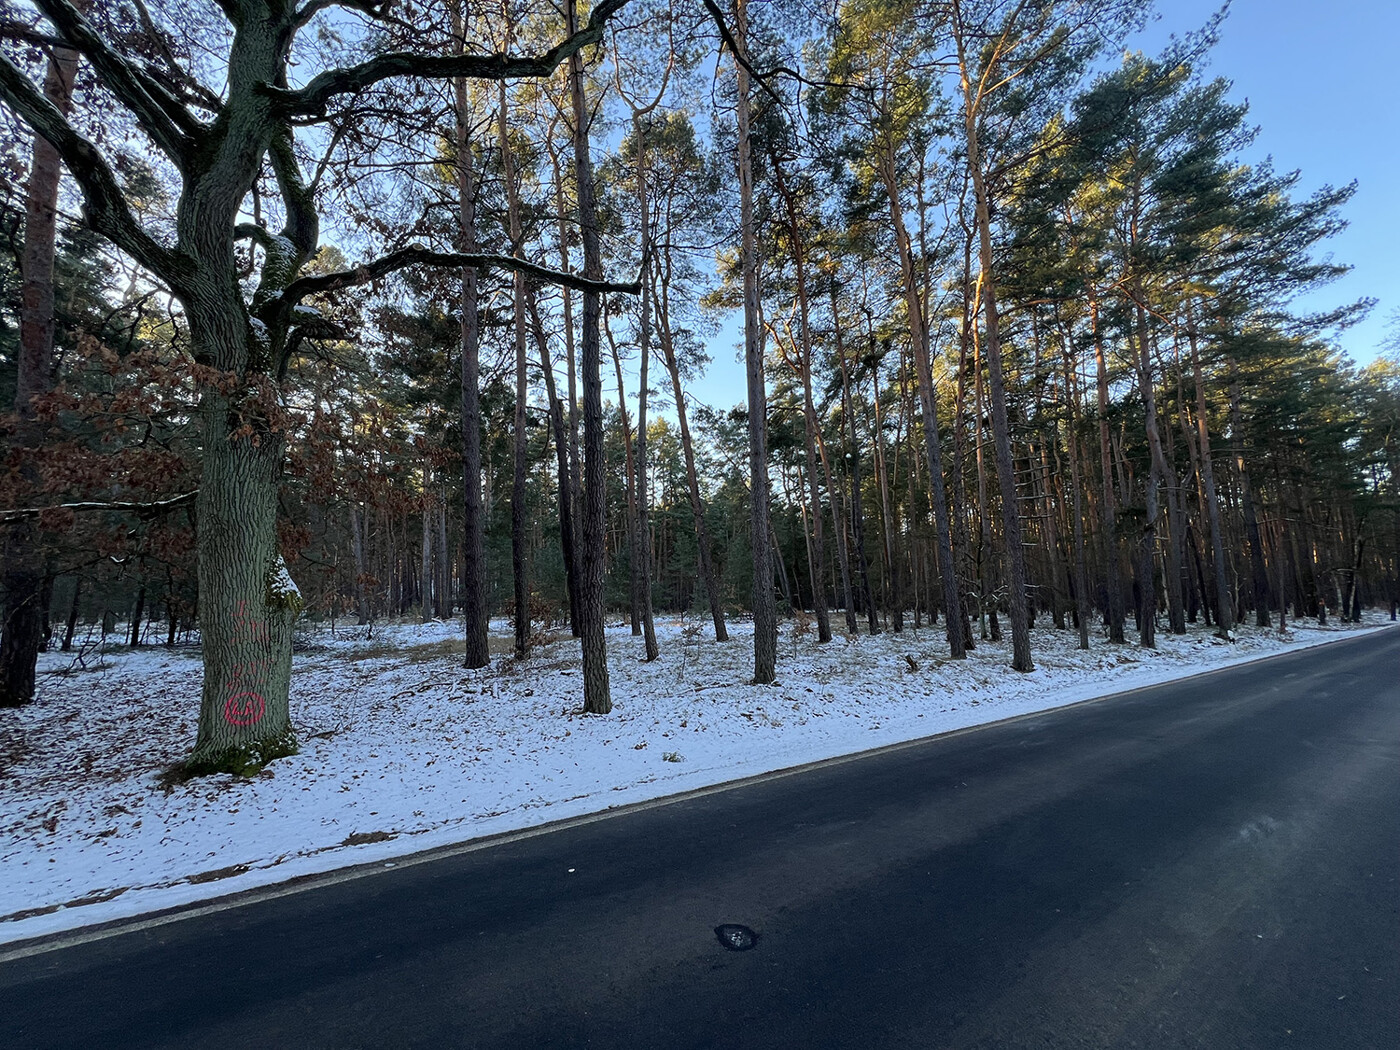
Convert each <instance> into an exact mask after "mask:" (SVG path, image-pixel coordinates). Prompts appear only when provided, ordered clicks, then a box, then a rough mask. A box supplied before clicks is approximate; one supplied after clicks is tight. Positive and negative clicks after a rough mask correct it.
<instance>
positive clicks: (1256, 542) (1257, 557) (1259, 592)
mask: <svg viewBox="0 0 1400 1050" xmlns="http://www.w3.org/2000/svg"><path fill="white" fill-rule="evenodd" d="M1226 369H1227V371H1228V373H1229V382H1230V387H1229V390H1230V446H1231V454H1232V458H1233V460H1234V464H1235V475H1236V477H1237V479H1238V481H1239V486H1240V506H1241V509H1242V510H1243V512H1244V528H1245V539H1246V540H1247V541H1248V543H1249V568H1250V582H1251V583H1252V585H1253V591H1254V625H1255V626H1256V627H1268V626H1269V573H1268V570H1267V569H1266V568H1265V567H1264V543H1263V538H1262V537H1261V536H1260V533H1259V518H1258V516H1257V514H1256V513H1255V509H1254V491H1253V486H1251V485H1250V479H1249V469H1248V467H1247V465H1246V464H1245V460H1244V439H1243V435H1242V428H1243V426H1244V413H1243V412H1242V411H1241V410H1240V384H1239V379H1238V377H1237V376H1236V375H1235V362H1234V360H1233V359H1231V360H1229V361H1228V362H1227V364H1226ZM1281 508H1282V503H1280V513H1282V509H1281ZM1287 602H1288V592H1287V591H1286V590H1281V591H1280V592H1279V603H1280V605H1279V608H1280V609H1282V608H1283V607H1284V606H1285V605H1286V604H1287ZM1280 619H1282V613H1280ZM1279 629H1280V630H1282V629H1283V626H1282V624H1280V626H1279Z"/></svg>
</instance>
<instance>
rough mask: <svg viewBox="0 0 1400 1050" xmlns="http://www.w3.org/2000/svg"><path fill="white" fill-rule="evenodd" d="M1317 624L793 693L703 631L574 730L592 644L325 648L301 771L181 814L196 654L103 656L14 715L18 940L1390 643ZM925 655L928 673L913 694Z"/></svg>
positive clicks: (661, 628)
mask: <svg viewBox="0 0 1400 1050" xmlns="http://www.w3.org/2000/svg"><path fill="white" fill-rule="evenodd" d="M1370 615H1371V617H1372V618H1371V619H1369V620H1368V621H1367V626H1365V627H1360V628H1358V627H1353V626H1350V625H1345V626H1344V625H1340V624H1336V623H1335V622H1333V623H1331V624H1329V626H1328V627H1326V628H1319V627H1318V626H1316V624H1315V623H1312V622H1309V621H1303V622H1300V623H1294V624H1292V625H1290V627H1289V630H1288V632H1287V633H1286V634H1285V635H1283V636H1282V637H1281V636H1280V635H1279V633H1278V632H1277V631H1276V630H1256V629H1254V628H1251V627H1248V626H1245V627H1242V628H1240V630H1239V638H1238V640H1237V641H1236V642H1235V643H1234V644H1229V643H1226V642H1222V641H1220V640H1217V639H1215V638H1214V637H1212V635H1211V632H1210V630H1209V628H1206V627H1204V626H1203V625H1201V626H1193V627H1192V629H1191V631H1190V633H1188V634H1187V635H1185V636H1183V637H1172V636H1170V635H1167V634H1165V633H1159V634H1158V640H1159V644H1160V649H1158V650H1157V651H1148V650H1143V649H1140V648H1138V647H1137V646H1134V645H1125V646H1112V645H1109V644H1108V643H1107V642H1106V641H1104V640H1103V639H1102V638H1101V637H1098V636H1096V637H1095V638H1094V639H1093V642H1092V647H1091V648H1090V649H1089V651H1087V652H1080V651H1078V650H1076V649H1075V648H1074V643H1075V640H1076V636H1075V634H1074V633H1073V632H1071V631H1056V630H1053V629H1052V628H1050V627H1049V626H1048V623H1045V622H1044V621H1042V626H1040V627H1038V628H1036V629H1035V630H1034V631H1033V632H1032V636H1031V637H1032V645H1033V651H1034V654H1035V659H1036V670H1035V671H1034V672H1033V673H1031V674H1028V675H1018V674H1016V673H1014V672H1012V671H1011V670H1010V669H1009V666H1008V665H1009V662H1010V657H1009V651H1008V647H1009V644H1010V643H1009V640H1008V641H1006V642H1002V643H991V642H982V643H979V644H978V646H977V649H976V651H975V652H973V653H972V654H970V658H969V659H968V660H967V661H966V662H965V663H956V662H953V661H950V660H947V659H946V658H945V656H944V654H945V652H946V650H945V647H944V644H943V637H942V631H941V627H939V628H933V629H930V628H928V627H925V628H924V629H923V630H920V631H918V632H913V631H905V632H904V633H903V634H899V635H894V634H882V635H879V636H876V637H869V636H866V635H862V636H860V637H858V638H847V637H844V636H842V635H839V634H838V636H837V637H836V638H835V639H834V640H833V641H832V642H831V643H830V644H828V645H825V646H818V645H817V644H816V641H815V634H814V632H810V631H808V632H803V631H802V629H801V628H800V627H799V626H797V625H795V624H794V623H792V622H788V623H785V624H783V625H782V627H781V632H780V636H779V649H778V682H777V683H776V684H775V685H772V686H754V685H750V684H746V683H747V682H748V679H749V678H750V676H751V675H752V651H753V648H752V627H751V625H750V624H745V623H735V624H732V625H731V628H730V630H731V640H730V641H728V642H727V643H724V644H718V643H716V642H715V641H714V640H713V635H712V633H710V631H709V630H708V628H709V625H708V622H707V621H704V620H698V621H696V620H692V621H680V620H666V621H663V622H661V623H659V624H658V634H659V636H660V639H661V658H660V660H658V661H657V662H655V663H653V664H650V665H648V664H645V663H642V662H641V655H642V647H641V639H639V638H633V637H632V636H631V635H630V632H629V631H628V629H627V628H626V627H625V626H622V625H619V626H616V627H613V628H610V629H609V632H608V643H609V666H610V674H611V678H612V694H613V702H614V705H615V706H614V709H613V713H612V714H610V715H607V716H602V717H598V716H585V715H583V714H582V713H581V710H580V709H581V690H582V678H581V673H580V668H579V657H578V646H577V643H576V642H574V641H572V640H570V639H569V638H568V637H567V635H563V636H559V637H556V638H555V639H554V640H552V641H551V642H549V643H548V644H545V645H542V646H540V647H539V648H537V649H536V650H535V652H534V654H533V655H532V656H531V657H530V658H529V659H528V660H525V661H523V662H520V663H517V662H515V661H513V660H512V659H510V658H509V640H508V626H507V625H506V624H504V623H498V624H493V625H492V633H493V639H492V648H493V651H497V650H499V651H500V652H501V653H503V654H504V655H501V656H498V657H496V661H495V662H494V663H493V664H492V666H491V667H490V668H488V669H486V670H483V671H467V670H464V669H463V668H462V667H461V653H462V651H463V644H462V641H461V639H460V637H459V631H460V628H459V626H458V625H456V624H443V623H431V624H425V625H417V624H395V625H387V626H382V627H379V628H376V629H375V631H374V633H373V636H372V637H371V638H368V639H367V638H366V637H365V632H364V629H363V628H360V629H349V630H347V629H344V628H342V629H341V630H339V631H338V632H337V634H336V635H335V636H332V635H331V633H330V632H329V631H328V630H327V629H325V628H308V629H306V630H304V631H303V633H302V634H301V636H300V638H299V642H300V646H299V647H300V649H301V650H302V651H301V652H300V653H299V654H298V656H297V659H296V662H295V670H294V673H293V678H292V713H293V722H294V723H295V725H296V728H297V732H298V736H299V738H300V740H301V753H300V754H298V755H296V756H294V757H292V758H287V759H283V760H280V761H277V762H274V763H272V764H271V765H269V766H268V767H267V768H266V769H265V770H264V771H263V772H262V773H261V774H260V775H258V776H256V777H253V778H250V779H239V778H235V777H231V776H219V777H210V778H204V779H200V780H196V781H192V782H190V783H187V784H184V785H182V786H178V787H175V788H173V789H171V790H169V791H166V790H164V789H163V788H162V787H160V786H159V784H158V776H159V774H160V773H161V772H162V770H164V769H165V768H167V767H168V766H169V765H170V764H171V763H173V762H175V761H176V760H178V759H179V758H181V757H182V756H183V755H184V754H186V753H187V751H188V749H189V748H190V746H191V745H192V743H193V740H194V733H195V722H196V714H197V706H198V696H199V683H200V664H199V659H198V653H197V651H196V650H195V649H193V648H185V649H174V650H168V649H164V648H147V649H143V650H139V651H136V652H128V651H125V650H117V651H115V652H112V653H109V654H108V655H107V656H106V657H105V658H104V659H103V660H102V661H101V662H100V666H93V660H92V659H91V658H89V660H88V664H89V666H88V668H86V669H78V668H75V667H74V666H73V663H74V661H73V660H72V658H71V657H70V656H68V655H66V654H62V653H49V654H46V655H45V656H44V657H42V659H41V664H40V672H41V674H40V685H39V697H38V700H37V702H36V703H34V704H32V705H30V706H29V707H27V708H24V709H21V710H18V711H10V712H3V713H0V942H4V941H13V940H17V939H22V938H26V937H33V936H38V935H41V934H44V933H50V932H54V931H58V930H64V929H71V928H74V927H78V926H83V925H87V924H90V923H96V922H103V921H107V920H110V919H114V918H119V917H124V916H129V915H134V914H140V913H143V912H148V911H152V910H155V909H159V908H165V907H169V906H172V905H177V904H183V903H187V902H189V901H192V900H199V899H204V898H210V897H216V896H222V895H225V894H228V893H232V892H236V891H240V890H245V889H249V888H251V887H254V886H259V885H266V884H269V883H275V882H280V881H283V880H285V879H289V878H291V877H293V876H297V875H305V874H308V873H313V872H323V871H327V870H331V869H334V868H339V867H344V866H347V865H354V864H361V863H365V862H370V861H373V862H388V861H391V860H392V859H393V858H395V857H400V856H403V855H404V854H408V853H414V852H417V851H420V850H424V849H428V848H430V847H436V846H442V845H446V844H449V843H456V842H462V841H465V840H468V839H473V838H477V837H479V836H483V835H490V834H494V833H498V832H504V831H511V830H518V829H522V828H528V827H531V826H533V825H537V824H541V823H545V822H548V821H554V820H558V819H561V818H565V817H574V816H578V815H581V814H586V813H593V812H597V811H601V810H606V809H608V808H610V807H614V806H619V805H623V804H626V803H633V802H639V801H642V800H646V799H652V798H657V797H660V796H665V795H671V794H675V793H678V792H684V791H687V790H690V789H694V788H699V787H703V786H707V785H712V784H717V783H721V782H724V781H729V780H734V779H737V778H741V777H745V776H750V775H753V774H758V773H764V772H769V771H772V770H778V769H784V768H787V767H790V766H794V765H798V764H801V763H805V762H811V761H814V760H818V759H823V758H830V757H833V756H837V755H846V754H851V753H854V752H859V751H864V750H867V749H870V748H874V747H879V746H881V745H886V744H892V743H896V742H900V741H907V740H912V739H917V738H920V737H925V736H931V735H934V734H937V733H943V732H947V731H949V730H954V729H960V728H964V727H966V726H972V725H979V724H982V723H986V722H992V721H996V720H999V719H1003V718H1008V717H1011V716H1014V715H1020V714H1025V713H1028V712H1033V711H1043V710H1046V709H1048V708H1053V707H1059V706H1062V705H1065V704H1070V703H1074V702H1076V701H1080V700H1085V699H1089V698H1092V697H1096V696H1103V695H1106V694H1110V693H1114V692H1119V691H1122V690H1125V689H1132V688H1136V687H1138V686H1142V685H1148V684H1152V683H1155V682H1162V681H1166V680H1169V679H1174V678H1180V677H1183V676H1186V675H1190V674H1195V673H1198V672H1200V671H1204V670H1208V669H1211V668H1218V667H1223V666H1227V665H1229V664H1232V663H1239V662H1243V661H1248V660H1252V659H1258V658H1260V657H1262V656H1267V655H1271V654H1274V653H1278V652H1282V651H1287V650H1290V649H1298V648H1304V647H1307V646H1310V645H1317V644H1320V643H1323V642H1326V641H1331V640H1335V639H1337V638H1339V637H1341V636H1343V634H1344V633H1345V634H1355V633H1358V632H1360V631H1363V630H1366V629H1368V628H1370V629H1384V628H1385V627H1389V626H1390V625H1389V624H1388V623H1386V622H1385V621H1384V620H1383V619H1382V618H1381V616H1380V615H1379V614H1370ZM906 657H909V658H912V659H913V661H914V662H915V663H917V665H918V667H919V669H918V670H917V671H914V670H911V668H910V666H909V663H908V661H907V660H906Z"/></svg>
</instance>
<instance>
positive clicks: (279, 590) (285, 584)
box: [267, 554, 301, 602]
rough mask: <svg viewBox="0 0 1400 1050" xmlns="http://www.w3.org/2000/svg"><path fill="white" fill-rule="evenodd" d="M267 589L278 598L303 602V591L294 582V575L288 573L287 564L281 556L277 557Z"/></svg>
mask: <svg viewBox="0 0 1400 1050" xmlns="http://www.w3.org/2000/svg"><path fill="white" fill-rule="evenodd" d="M267 589H268V590H269V591H270V592H271V593H272V594H273V595H275V596H276V597H278V598H295V599H296V600H297V601H298V602H300V600H301V589H300V588H299V587H298V586H297V585H296V583H295V581H293V579H292V574H291V573H290V572H288V571H287V563H286V561H284V560H283V558H282V555H280V554H279V555H277V564H276V565H274V566H273V568H272V572H271V573H270V574H269V576H268V581H267Z"/></svg>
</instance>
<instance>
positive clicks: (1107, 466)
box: [1087, 284, 1125, 643]
mask: <svg viewBox="0 0 1400 1050" xmlns="http://www.w3.org/2000/svg"><path fill="white" fill-rule="evenodd" d="M1087 287H1088V289H1089V319H1090V323H1091V325H1092V326H1093V332H1092V334H1093V339H1094V370H1095V376H1096V381H1097V383H1096V385H1097V392H1098V419H1099V467H1100V470H1101V471H1102V473H1103V479H1102V480H1103V488H1102V489H1101V491H1100V494H1099V507H1100V511H1101V513H1102V517H1103V520H1102V528H1103V545H1104V585H1105V587H1106V588H1107V590H1108V640H1109V641H1111V642H1119V643H1121V642H1123V641H1124V640H1125V636H1124V633H1123V620H1124V611H1123V578H1122V575H1121V574H1120V573H1119V571H1118V570H1119V551H1118V510H1117V501H1116V500H1115V499H1114V494H1113V449H1112V442H1111V440H1110V437H1109V431H1108V365H1107V362H1106V360H1105V355H1104V348H1103V331H1102V329H1101V327H1100V325H1099V305H1098V301H1097V299H1096V298H1095V297H1094V290H1093V285H1092V284H1090V285H1088V286H1087Z"/></svg>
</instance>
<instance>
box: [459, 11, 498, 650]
mask: <svg viewBox="0 0 1400 1050" xmlns="http://www.w3.org/2000/svg"><path fill="white" fill-rule="evenodd" d="M451 9H452V26H453V36H454V37H455V38H456V39H457V40H458V41H459V48H465V47H466V32H465V27H464V21H463V18H462V13H461V6H460V0H454V2H453V3H452V4H451ZM452 88H453V102H454V105H453V117H454V122H455V132H456V141H455V145H456V153H457V228H458V237H459V243H460V244H461V248H462V250H463V251H464V252H474V251H476V250H477V240H476V191H477V186H476V178H475V176H474V173H473V171H472V147H471V138H470V126H471V125H470V109H469V107H468V104H467V82H466V80H465V79H463V78H461V77H457V78H455V79H454V80H453V81H452ZM477 298H478V293H477V272H476V270H475V269H474V268H472V267H466V268H464V269H463V270H462V292H461V310H462V318H461V344H462V367H461V374H462V410H461V415H462V489H463V500H462V519H463V537H462V619H463V622H464V625H465V627H466V642H467V647H466V657H465V660H464V664H465V666H466V667H468V668H480V667H485V666H486V665H487V664H489V663H490V662H491V650H490V646H489V644H488V642H487V636H486V631H487V620H486V512H485V509H484V508H483V506H482V495H481V466H482V464H481V378H480V376H481V362H480V341H481V327H480V325H481V322H480V318H479V316H478V303H477Z"/></svg>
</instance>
